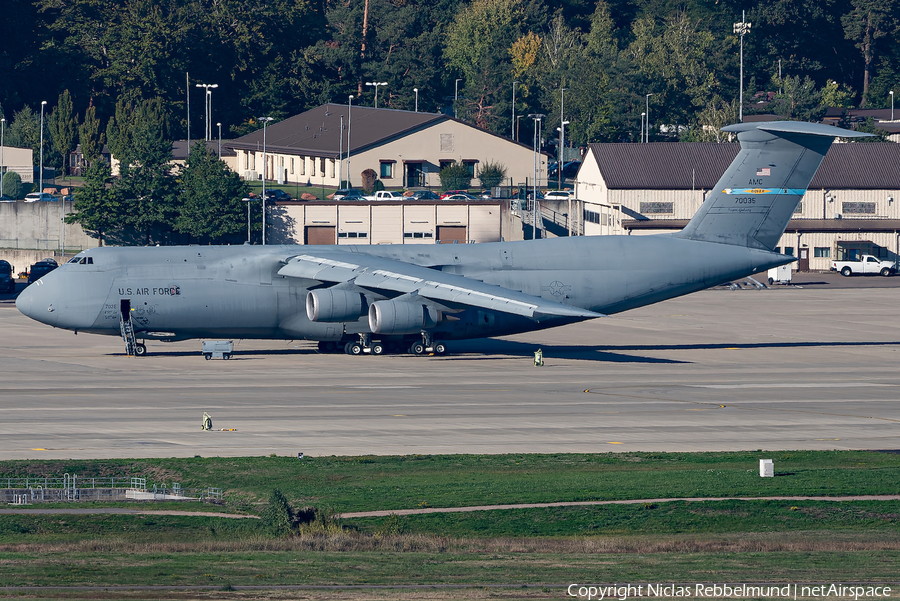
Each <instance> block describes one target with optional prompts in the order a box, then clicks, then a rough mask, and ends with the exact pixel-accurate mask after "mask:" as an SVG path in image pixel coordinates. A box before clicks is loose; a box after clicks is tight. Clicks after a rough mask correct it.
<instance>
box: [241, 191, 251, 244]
mask: <svg viewBox="0 0 900 601" xmlns="http://www.w3.org/2000/svg"><path fill="white" fill-rule="evenodd" d="M241 200H243V201H244V202H246V203H247V244H250V203H251V202H253V199H252V198H242V199H241Z"/></svg>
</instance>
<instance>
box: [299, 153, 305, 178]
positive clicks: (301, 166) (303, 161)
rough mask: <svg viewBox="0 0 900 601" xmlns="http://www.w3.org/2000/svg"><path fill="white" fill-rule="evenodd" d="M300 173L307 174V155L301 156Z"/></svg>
mask: <svg viewBox="0 0 900 601" xmlns="http://www.w3.org/2000/svg"><path fill="white" fill-rule="evenodd" d="M300 175H306V157H300Z"/></svg>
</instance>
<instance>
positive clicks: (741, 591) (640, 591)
mask: <svg viewBox="0 0 900 601" xmlns="http://www.w3.org/2000/svg"><path fill="white" fill-rule="evenodd" d="M566 592H567V593H568V595H569V596H570V597H576V598H578V599H585V600H586V601H604V599H610V600H612V599H618V600H619V601H627V600H628V599H633V598H641V597H644V598H646V597H658V598H666V599H674V598H677V597H692V598H709V599H741V598H747V597H752V598H757V599H759V598H771V599H797V598H804V599H808V598H820V597H821V598H827V597H831V598H837V599H854V600H855V601H858V600H859V599H884V598H888V597H890V596H891V588H890V587H889V586H876V585H860V584H783V585H767V584H762V585H761V584H708V583H704V584H671V583H670V584H649V583H648V584H609V585H587V584H583V585H582V584H570V585H569V587H568V588H567V589H566Z"/></svg>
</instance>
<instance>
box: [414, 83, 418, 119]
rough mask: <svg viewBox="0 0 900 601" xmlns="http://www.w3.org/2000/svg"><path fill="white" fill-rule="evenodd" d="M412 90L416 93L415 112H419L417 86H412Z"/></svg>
mask: <svg viewBox="0 0 900 601" xmlns="http://www.w3.org/2000/svg"><path fill="white" fill-rule="evenodd" d="M413 92H415V93H416V112H417V113H418V112H419V88H413Z"/></svg>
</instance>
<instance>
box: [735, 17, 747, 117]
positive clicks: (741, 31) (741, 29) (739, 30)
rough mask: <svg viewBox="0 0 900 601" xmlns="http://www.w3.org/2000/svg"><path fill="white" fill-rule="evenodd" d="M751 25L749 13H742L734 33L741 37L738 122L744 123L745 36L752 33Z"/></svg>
mask: <svg viewBox="0 0 900 601" xmlns="http://www.w3.org/2000/svg"><path fill="white" fill-rule="evenodd" d="M750 25H751V23H747V11H741V21H740V23H735V24H734V33H736V34H737V35H739V36H741V79H740V86H741V93H740V99H739V100H738V103H739V105H738V121H740V122H741V123H743V122H744V36H745V35H746V34H748V33H750Z"/></svg>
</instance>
